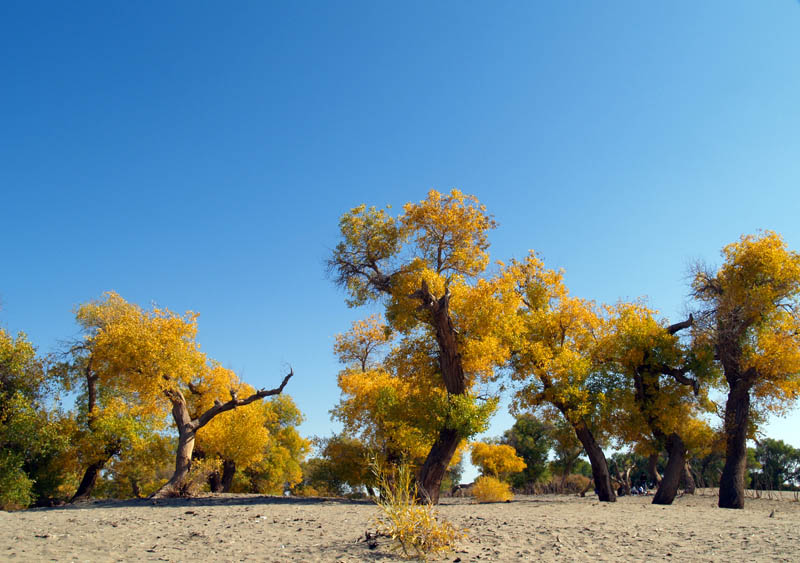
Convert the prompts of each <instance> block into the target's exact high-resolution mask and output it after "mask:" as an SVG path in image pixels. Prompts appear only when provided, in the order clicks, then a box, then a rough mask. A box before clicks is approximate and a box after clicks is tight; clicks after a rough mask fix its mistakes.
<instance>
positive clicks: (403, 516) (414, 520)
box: [372, 464, 466, 560]
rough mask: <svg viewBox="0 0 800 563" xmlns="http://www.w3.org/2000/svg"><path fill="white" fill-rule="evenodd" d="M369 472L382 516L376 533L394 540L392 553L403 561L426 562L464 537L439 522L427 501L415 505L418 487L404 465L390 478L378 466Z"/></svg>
mask: <svg viewBox="0 0 800 563" xmlns="http://www.w3.org/2000/svg"><path fill="white" fill-rule="evenodd" d="M372 470H373V473H374V474H375V477H376V480H377V484H378V489H379V490H380V496H379V497H378V498H377V499H376V500H375V502H376V503H377V505H378V507H379V508H380V509H381V511H382V512H383V514H382V516H381V517H379V518H378V519H377V525H378V533H379V534H381V535H384V536H387V537H389V538H391V539H392V540H394V542H395V549H396V550H398V551H402V553H403V555H404V556H405V557H413V558H415V559H421V560H426V559H427V558H428V557H429V556H431V555H437V554H440V553H443V552H448V551H452V550H453V547H454V545H455V542H456V540H458V539H461V538H463V537H466V534H465V533H464V532H463V531H462V530H459V529H458V528H456V527H455V526H454V525H453V524H451V523H450V522H448V521H447V520H443V519H440V518H438V516H437V514H436V511H435V510H434V509H433V505H432V504H431V503H430V501H428V502H420V501H418V491H417V486H416V484H415V483H414V482H413V479H412V476H411V471H410V470H409V468H408V466H407V465H405V464H403V465H401V466H400V467H399V468H397V470H396V471H394V472H392V474H387V472H386V471H384V470H383V468H381V467H380V466H378V465H377V464H373V468H372Z"/></svg>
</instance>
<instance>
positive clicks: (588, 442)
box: [573, 421, 617, 502]
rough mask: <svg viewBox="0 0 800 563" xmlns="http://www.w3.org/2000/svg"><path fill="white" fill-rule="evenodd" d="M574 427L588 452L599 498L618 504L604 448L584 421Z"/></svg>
mask: <svg viewBox="0 0 800 563" xmlns="http://www.w3.org/2000/svg"><path fill="white" fill-rule="evenodd" d="M573 427H574V428H575V434H576V435H577V436H578V440H580V441H581V444H583V448H584V450H586V455H587V456H589V463H590V464H591V465H592V477H593V478H594V486H595V488H596V489H597V497H598V498H599V499H600V500H601V501H603V502H616V500H617V495H615V494H614V488H613V487H612V486H611V474H610V473H609V471H608V462H606V456H605V454H604V453H603V450H602V448H600V446H599V445H598V444H597V440H595V437H594V435H593V434H592V431H591V430H589V427H588V426H587V425H586V423H585V422H584V421H580V422H579V423H578V424H574V425H573Z"/></svg>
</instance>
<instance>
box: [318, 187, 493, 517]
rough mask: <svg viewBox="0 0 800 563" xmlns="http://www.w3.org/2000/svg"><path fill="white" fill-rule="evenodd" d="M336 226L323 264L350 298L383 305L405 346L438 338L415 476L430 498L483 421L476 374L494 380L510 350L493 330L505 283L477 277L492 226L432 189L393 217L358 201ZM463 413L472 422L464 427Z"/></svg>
mask: <svg viewBox="0 0 800 563" xmlns="http://www.w3.org/2000/svg"><path fill="white" fill-rule="evenodd" d="M339 226H340V231H341V237H342V238H341V241H340V242H339V243H338V244H337V246H336V248H335V250H334V252H333V256H332V257H331V259H330V261H329V268H330V271H331V273H332V274H333V277H334V279H335V281H336V283H337V284H338V285H340V286H341V287H344V288H346V290H347V291H348V293H349V295H350V299H349V300H348V303H349V304H350V305H351V306H357V305H361V304H364V303H366V302H367V301H373V302H374V301H378V302H382V303H383V304H384V305H385V311H386V318H387V321H388V323H389V326H390V328H391V329H392V330H393V331H397V332H398V333H400V334H401V335H403V336H404V337H409V342H410V343H411V342H420V341H421V342H423V343H426V344H433V343H435V355H436V366H435V371H434V372H433V373H429V374H426V375H427V376H428V377H429V379H430V381H431V382H432V383H433V382H434V381H435V387H436V388H438V389H439V390H441V391H440V392H441V393H442V394H443V396H444V399H445V400H444V401H442V402H441V404H442V405H444V406H445V407H446V408H445V412H444V413H443V414H444V416H445V422H444V425H443V426H442V427H440V428H439V429H438V433H437V437H436V440H435V442H434V443H433V445H432V446H431V449H430V451H429V453H428V455H427V457H426V459H425V462H424V464H423V466H422V468H421V470H420V473H419V481H418V483H419V488H420V490H421V491H422V492H423V494H425V495H427V496H428V497H429V498H430V499H431V500H432V501H433V502H437V501H438V497H439V489H440V485H441V481H442V478H443V477H444V475H445V472H446V470H447V467H448V465H449V464H450V462H451V460H452V458H453V455H454V454H455V452H456V449H457V448H458V446H459V444H460V443H461V441H462V440H463V439H465V438H468V437H469V433H470V432H473V431H474V430H475V429H476V428H480V426H481V424H475V423H474V421H475V417H476V416H477V415H478V411H479V410H480V409H479V408H478V407H477V405H476V396H475V393H474V391H473V389H474V387H475V385H476V383H477V382H478V380H480V381H487V380H489V379H491V378H492V377H493V376H494V368H495V367H496V366H500V365H502V364H503V362H504V361H505V360H506V359H507V357H508V354H509V350H508V349H507V347H506V346H505V345H504V343H503V340H502V338H500V335H499V333H501V332H503V330H504V327H502V326H501V325H502V322H503V321H504V320H505V319H507V318H509V315H508V314H507V311H506V309H507V306H508V304H507V303H506V302H505V301H504V299H503V296H504V295H505V294H504V290H505V289H507V288H506V287H505V285H504V281H505V280H503V278H502V277H495V278H491V279H485V278H483V277H482V275H483V274H484V272H485V270H486V267H487V265H488V263H489V255H488V247H489V242H488V238H487V234H488V231H489V230H490V229H493V228H494V227H495V223H494V221H493V219H492V218H491V217H490V216H489V215H488V214H487V213H486V210H485V208H484V207H483V206H482V205H480V204H479V203H478V201H477V199H475V198H474V197H471V196H467V195H464V194H462V193H461V192H459V191H458V190H453V191H451V192H450V194H448V195H443V194H440V193H439V192H436V191H433V190H432V191H430V192H429V193H428V197H427V199H425V200H423V201H421V202H419V203H408V204H406V205H405V206H404V210H403V213H402V214H401V215H400V216H399V217H397V218H396V219H395V218H393V217H391V216H390V215H389V214H388V213H387V212H386V211H384V210H377V209H375V208H374V207H373V208H369V209H367V208H366V206H364V205H362V206H360V207H356V208H354V209H352V210H351V211H350V212H348V213H346V214H345V215H344V216H343V217H342V219H341V220H340V222H339ZM426 347H427V348H428V349H430V348H431V347H430V346H426ZM465 413H473V415H471V416H465ZM465 419H471V420H472V422H471V423H470V424H468V425H466V426H464V425H463V424H461V422H463V421H464V420H465Z"/></svg>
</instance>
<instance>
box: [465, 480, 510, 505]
mask: <svg viewBox="0 0 800 563" xmlns="http://www.w3.org/2000/svg"><path fill="white" fill-rule="evenodd" d="M472 496H474V497H475V499H476V500H477V501H478V502H505V501H507V500H511V499H512V498H513V496H514V495H512V494H511V485H509V484H508V483H503V482H502V481H500V480H499V479H495V478H494V477H489V476H486V475H485V476H483V477H478V479H477V481H475V484H474V485H473V486H472Z"/></svg>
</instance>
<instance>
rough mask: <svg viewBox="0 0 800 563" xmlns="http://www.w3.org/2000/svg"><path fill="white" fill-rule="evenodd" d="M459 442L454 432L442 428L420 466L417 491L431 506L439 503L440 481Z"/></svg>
mask: <svg viewBox="0 0 800 563" xmlns="http://www.w3.org/2000/svg"><path fill="white" fill-rule="evenodd" d="M459 442H461V436H459V435H458V432H457V431H456V430H451V429H449V428H443V429H442V430H440V431H439V437H438V438H437V439H436V442H435V443H434V444H433V447H432V448H431V451H430V453H429V454H428V457H427V458H426V459H425V463H424V464H423V465H422V469H421V470H420V473H419V489H420V492H421V493H422V494H423V495H424V496H425V497H426V499H428V500H430V502H432V503H433V504H438V503H439V489H440V488H441V485H442V479H443V478H444V474H445V473H446V472H447V466H448V465H449V464H450V460H451V459H453V455H454V454H455V453H456V448H458V444H459Z"/></svg>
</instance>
